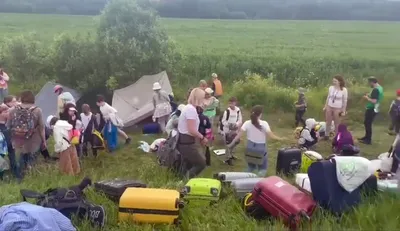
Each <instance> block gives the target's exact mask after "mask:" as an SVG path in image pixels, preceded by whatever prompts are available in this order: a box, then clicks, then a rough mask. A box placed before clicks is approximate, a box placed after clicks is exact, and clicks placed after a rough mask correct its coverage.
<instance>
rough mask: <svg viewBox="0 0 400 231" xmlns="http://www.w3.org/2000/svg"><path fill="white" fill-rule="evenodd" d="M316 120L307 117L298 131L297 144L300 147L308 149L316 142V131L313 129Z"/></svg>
mask: <svg viewBox="0 0 400 231" xmlns="http://www.w3.org/2000/svg"><path fill="white" fill-rule="evenodd" d="M316 125H317V121H315V119H307V120H306V126H304V128H303V129H302V130H301V132H300V138H299V140H298V144H299V146H300V147H301V148H305V149H310V148H312V147H313V146H314V145H315V144H317V143H318V133H317V131H316V130H315V126H316Z"/></svg>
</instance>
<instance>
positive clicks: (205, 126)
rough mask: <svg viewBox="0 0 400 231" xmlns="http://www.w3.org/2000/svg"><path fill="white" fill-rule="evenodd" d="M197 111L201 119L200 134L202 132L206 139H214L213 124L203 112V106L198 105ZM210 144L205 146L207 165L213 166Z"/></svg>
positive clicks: (210, 140)
mask: <svg viewBox="0 0 400 231" xmlns="http://www.w3.org/2000/svg"><path fill="white" fill-rule="evenodd" d="M196 110H197V113H198V114H199V120H200V124H199V132H200V134H202V135H203V136H204V137H206V139H207V140H208V141H209V142H210V144H211V142H212V141H213V139H214V135H213V133H212V126H211V122H210V119H209V118H208V117H207V116H206V115H204V114H203V111H204V110H203V108H202V107H197V108H196ZM210 148H211V147H210V146H209V145H206V146H205V150H204V151H205V155H204V156H205V157H206V165H207V166H211V154H210Z"/></svg>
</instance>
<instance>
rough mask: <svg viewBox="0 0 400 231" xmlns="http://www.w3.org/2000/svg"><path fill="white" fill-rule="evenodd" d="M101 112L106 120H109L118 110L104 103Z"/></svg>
mask: <svg viewBox="0 0 400 231" xmlns="http://www.w3.org/2000/svg"><path fill="white" fill-rule="evenodd" d="M100 112H101V114H102V115H103V118H104V120H109V119H110V116H111V114H116V113H117V110H116V109H115V108H113V107H111V106H110V104H108V103H104V105H103V106H101V107H100Z"/></svg>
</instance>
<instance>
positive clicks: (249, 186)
mask: <svg viewBox="0 0 400 231" xmlns="http://www.w3.org/2000/svg"><path fill="white" fill-rule="evenodd" d="M263 179H265V178H244V179H238V180H233V181H232V182H231V187H232V189H233V191H234V193H235V196H236V197H238V198H242V197H244V196H245V195H246V194H247V193H249V192H251V191H253V189H254V186H255V185H256V184H257V183H258V182H259V181H260V180H263Z"/></svg>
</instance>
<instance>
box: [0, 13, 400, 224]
mask: <svg viewBox="0 0 400 231" xmlns="http://www.w3.org/2000/svg"><path fill="white" fill-rule="evenodd" d="M95 20H96V18H93V17H85V16H55V15H23V14H0V29H1V31H2V32H3V33H2V34H3V37H13V36H17V35H20V34H27V33H29V32H36V33H38V34H39V36H41V38H42V40H43V41H44V42H47V41H51V40H52V39H53V37H54V36H55V35H56V34H58V33H63V32H64V33H71V34H76V33H81V34H85V33H94V32H95V31H94V28H95V25H96V21H95ZM162 26H164V27H165V28H166V29H167V32H168V34H169V35H170V36H171V37H172V38H173V39H174V40H175V41H176V42H177V45H178V47H179V48H180V50H181V51H182V53H183V54H186V55H198V56H199V57H201V56H210V55H211V56H214V55H215V56H229V55H241V56H243V57H244V58H246V59H248V60H250V61H252V60H254V62H256V61H258V58H259V57H274V56H276V57H280V60H279V61H282V60H286V61H287V63H290V62H293V60H296V59H298V60H301V59H302V58H313V59H314V60H316V62H317V61H320V62H321V63H323V62H325V60H330V59H336V58H342V57H344V58H354V59H355V60H372V61H379V62H385V60H387V61H388V62H398V61H399V59H400V58H399V57H400V56H399V55H398V54H399V52H400V46H399V45H398V41H399V39H400V32H399V31H400V24H399V23H385V22H339V21H338V22H328V21H302V22H300V21H217V20H178V19H162ZM239 61H240V60H233V61H232V63H235V62H239ZM260 62H261V61H260ZM360 62H361V61H360ZM327 63H328V64H327V65H328V66H329V62H327ZM284 64H285V63H284ZM353 64H354V65H356V64H357V63H352V65H353ZM206 65H208V64H207V63H206V64H204V65H203V66H199V68H203V67H204V66H206ZM221 65H222V64H221ZM264 65H265V66H269V65H270V63H265V64H264ZM271 65H277V64H276V63H275V64H271ZM335 65H336V64H335ZM335 65H333V66H332V69H335V68H339V69H340V66H335ZM366 65H367V64H366ZM368 65H369V64H368ZM322 67H325V66H321V68H322ZM208 68H209V69H210V70H207V71H211V70H212V69H213V68H214V67H213V66H209V67H208ZM249 68H252V66H250V67H249ZM354 68H356V69H357V68H358V66H355V67H354ZM282 69H285V68H284V67H282ZM377 69H378V67H376V66H373V65H372V66H368V67H366V66H363V67H362V68H361V69H360V70H359V71H360V72H366V73H368V71H371V70H372V71H375V70H377ZM388 70H389V71H390V73H391V74H392V79H391V80H392V81H393V80H396V79H398V76H397V75H394V74H397V73H398V72H397V71H396V69H395V68H392V67H390V68H389V69H388ZM255 71H256V70H255ZM193 72H195V71H193ZM208 73H210V72H208ZM278 77H279V76H278ZM316 77H317V76H316ZM316 77H315V78H316ZM329 78H330V77H329ZM225 80H226V79H225ZM188 81H190V82H191V84H193V85H194V84H195V83H196V81H197V79H196V80H192V79H190V80H188ZM385 86H389V84H386V85H385ZM392 88H393V89H394V88H395V86H391V88H390V89H392ZM185 91H186V90H185ZM388 95H389V96H388V99H389V98H390V97H391V95H390V94H388ZM322 98H323V97H322ZM357 100H358V99H357ZM357 102H358V101H357ZM318 105H319V104H318ZM321 109H322V108H321ZM358 109H359V111H360V113H362V108H361V106H360V107H359V108H358ZM309 116H310V115H309ZM264 117H265V118H266V120H267V121H268V122H269V123H270V125H271V127H272V129H273V130H274V131H275V132H276V134H277V135H280V136H283V137H286V138H287V141H285V142H273V141H272V142H269V147H268V148H269V154H268V156H269V168H268V175H273V174H274V173H275V162H276V154H277V151H278V149H279V148H281V147H290V146H293V145H294V143H295V142H294V140H293V134H292V132H293V131H292V128H290V126H288V123H287V122H288V121H291V118H292V117H293V115H292V114H290V113H288V114H279V115H273V114H266V115H265V116H264ZM360 117H361V116H360ZM246 118H248V117H246ZM319 119H321V118H319ZM353 124H354V125H353ZM385 124H386V122H385ZM374 129H375V130H374V134H376V135H375V138H376V139H375V140H374V145H372V146H364V145H361V150H362V155H363V156H365V157H368V158H375V157H376V156H377V155H378V154H379V153H382V152H385V151H386V150H387V149H388V147H389V145H390V143H391V142H392V141H393V138H392V137H389V136H387V135H386V134H385V131H386V127H385V126H384V125H379V126H375V127H374ZM351 130H352V131H353V132H354V135H355V136H356V137H360V136H362V135H363V127H362V126H360V125H359V124H358V123H352V127H351ZM133 137H134V139H133V140H134V142H133V143H132V145H129V146H124V147H121V149H120V150H118V151H117V152H116V153H115V154H114V155H110V154H106V153H102V154H101V155H100V156H99V157H98V158H97V159H94V158H91V157H89V158H86V159H85V160H83V172H82V173H81V174H80V175H79V176H76V177H68V176H62V175H60V174H59V173H58V169H57V166H56V165H55V164H46V163H40V164H39V166H38V168H37V169H34V170H33V171H32V172H30V173H29V174H28V176H27V177H26V178H25V180H24V181H23V183H22V184H21V185H18V184H16V183H15V182H14V181H11V182H10V183H8V182H4V183H0V184H1V187H2V193H1V194H0V203H1V205H4V204H9V203H15V202H19V201H21V197H20V195H19V190H20V189H23V188H26V189H35V190H39V191H43V190H46V189H48V188H49V187H57V186H59V187H65V186H69V185H71V184H75V183H77V182H79V181H80V180H81V179H82V178H83V177H84V176H89V177H91V178H92V179H93V180H94V181H97V180H103V179H110V178H115V177H123V178H130V179H140V180H142V181H144V182H146V183H148V184H149V186H150V187H162V188H173V189H180V188H181V187H182V186H183V184H182V183H179V179H176V178H174V177H172V176H171V175H170V174H168V173H167V171H166V170H164V169H160V167H158V166H157V164H156V162H155V158H154V157H153V156H152V154H144V153H142V152H141V151H139V150H138V149H137V142H138V141H140V140H144V141H148V142H151V141H152V140H153V139H155V137H153V136H142V135H138V134H133ZM218 147H220V146H218ZM317 149H318V151H319V152H320V153H321V154H323V155H324V156H327V155H330V154H331V151H330V145H329V143H327V142H321V143H320V144H318V148H317ZM242 151H243V144H241V145H240V147H239V150H238V154H240V153H242ZM239 157H240V158H241V159H240V160H239V161H237V163H236V164H235V166H233V167H229V166H226V165H223V164H222V162H221V161H220V160H219V159H217V158H214V159H213V163H212V166H211V167H209V168H207V169H206V170H205V171H204V172H203V173H202V174H201V176H202V177H211V176H212V174H213V173H215V172H218V171H243V170H244V169H245V163H244V160H243V155H239ZM88 195H89V198H90V200H91V201H93V202H94V203H98V204H102V205H104V206H105V207H106V209H107V213H108V221H107V227H106V228H105V230H107V231H126V230H134V229H136V230H174V229H175V228H174V227H168V226H157V227H153V226H150V225H140V226H138V225H133V224H118V223H117V215H118V210H117V205H115V204H113V203H112V202H111V201H109V200H107V199H106V198H105V197H103V196H101V195H99V194H97V193H95V192H94V191H93V190H91V189H90V190H89V191H88ZM399 213H400V207H399V206H398V203H397V199H396V197H395V196H393V195H387V194H380V195H379V196H377V197H376V198H367V199H365V200H364V202H363V204H362V205H360V206H359V207H358V208H356V209H355V210H353V211H351V212H349V213H348V214H346V216H344V217H343V218H342V219H341V220H340V221H339V222H338V221H337V220H336V219H335V218H333V217H331V216H330V215H329V214H326V213H324V212H323V211H320V210H319V211H317V212H316V213H315V215H314V217H313V218H314V222H313V229H315V230H400V223H399V222H398V214H399ZM182 218H183V224H182V226H181V227H180V230H199V231H200V230H238V231H242V230H282V229H283V228H282V226H281V224H280V223H279V222H256V221H254V220H252V219H250V218H247V217H246V216H245V215H244V214H243V212H242V211H241V209H240V205H239V203H238V202H237V201H236V200H235V198H233V197H232V196H228V198H225V199H223V200H221V201H220V202H219V203H218V204H217V205H216V206H215V207H212V208H208V207H207V208H196V207H193V206H187V207H186V208H185V209H184V210H183V211H182ZM79 228H80V231H86V230H88V231H89V230H92V229H91V228H90V226H88V225H87V224H79ZM176 229H178V228H176ZM304 229H305V230H306V229H307V227H304Z"/></svg>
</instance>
